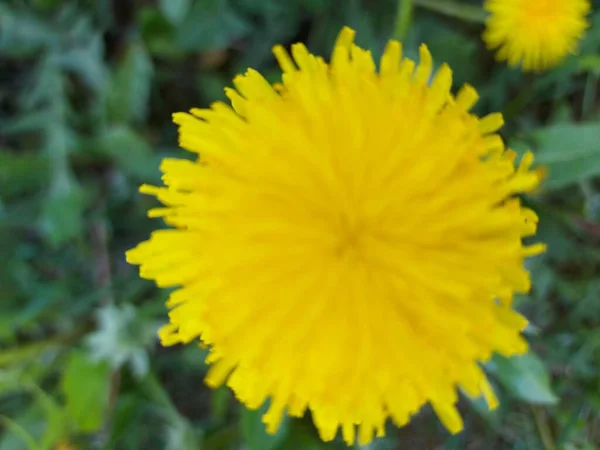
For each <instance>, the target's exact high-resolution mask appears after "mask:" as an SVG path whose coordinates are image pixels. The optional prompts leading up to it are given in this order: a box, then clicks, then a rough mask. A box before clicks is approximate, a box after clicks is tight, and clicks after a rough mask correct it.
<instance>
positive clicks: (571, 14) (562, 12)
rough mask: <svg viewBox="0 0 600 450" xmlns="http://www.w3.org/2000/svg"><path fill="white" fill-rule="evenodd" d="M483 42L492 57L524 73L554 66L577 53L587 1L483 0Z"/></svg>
mask: <svg viewBox="0 0 600 450" xmlns="http://www.w3.org/2000/svg"><path fill="white" fill-rule="evenodd" d="M484 7H485V9H486V10H487V11H488V12H489V13H490V15H489V16H488V18H487V21H486V30H485V32H484V34H483V39H484V40H485V41H486V43H487V45H488V47H489V48H490V49H498V51H497V53H496V58H497V59H498V60H500V61H507V62H508V65H509V66H513V67H514V66H518V65H522V67H523V70H525V71H541V70H544V69H547V68H549V67H552V66H556V65H557V64H558V63H560V61H562V60H563V59H564V58H565V57H566V56H567V55H568V54H569V53H574V52H575V51H576V50H577V45H578V43H579V40H580V39H581V37H582V36H583V34H584V32H585V30H586V28H587V27H588V22H587V20H586V15H587V14H588V13H589V11H590V8H591V6H590V2H589V0H486V1H485V4H484Z"/></svg>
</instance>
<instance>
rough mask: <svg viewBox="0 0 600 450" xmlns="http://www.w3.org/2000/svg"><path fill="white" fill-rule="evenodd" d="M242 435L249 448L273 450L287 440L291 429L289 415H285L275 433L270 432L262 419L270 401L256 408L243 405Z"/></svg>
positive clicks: (250, 449)
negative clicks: (252, 408)
mask: <svg viewBox="0 0 600 450" xmlns="http://www.w3.org/2000/svg"><path fill="white" fill-rule="evenodd" d="M242 408H243V409H242V419H241V426H242V436H243V438H244V443H245V444H246V447H247V448H248V450H273V449H276V448H278V447H279V445H280V444H281V443H282V442H283V441H284V440H285V438H286V436H287V433H288V431H289V417H288V416H287V415H284V417H283V419H282V421H281V424H280V425H279V429H278V430H277V432H276V433H275V434H268V433H267V430H266V425H265V424H264V423H263V421H262V417H263V415H264V414H265V413H266V412H267V410H268V409H269V402H265V404H264V405H263V406H262V407H260V408H259V409H256V410H251V409H247V408H245V407H243V406H242Z"/></svg>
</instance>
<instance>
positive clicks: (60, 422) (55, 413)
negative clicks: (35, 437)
mask: <svg viewBox="0 0 600 450" xmlns="http://www.w3.org/2000/svg"><path fill="white" fill-rule="evenodd" d="M32 390H33V394H34V395H35V398H36V401H37V403H38V404H39V405H40V406H41V408H42V410H43V411H44V414H45V418H46V426H45V430H44V434H43V435H42V448H44V449H49V448H52V447H53V446H54V445H55V444H56V443H57V442H58V441H60V440H61V439H62V438H63V437H64V436H65V435H66V433H67V420H66V414H65V412H64V411H63V410H62V409H61V407H60V406H59V405H58V404H57V403H56V401H55V400H54V399H53V398H52V397H50V396H49V395H48V394H47V393H45V392H44V391H43V390H42V389H41V388H39V387H38V386H37V385H34V386H32Z"/></svg>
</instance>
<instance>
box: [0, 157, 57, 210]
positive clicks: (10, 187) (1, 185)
mask: <svg viewBox="0 0 600 450" xmlns="http://www.w3.org/2000/svg"><path fill="white" fill-rule="evenodd" d="M47 178H48V159H47V158H45V157H43V156H40V155H31V154H20V155H15V154H12V153H9V152H7V151H4V150H2V149H0V192H2V198H3V199H9V198H11V197H16V196H18V195H22V194H26V193H29V192H32V191H35V190H37V189H39V188H40V187H41V186H42V185H43V184H45V183H46V182H47Z"/></svg>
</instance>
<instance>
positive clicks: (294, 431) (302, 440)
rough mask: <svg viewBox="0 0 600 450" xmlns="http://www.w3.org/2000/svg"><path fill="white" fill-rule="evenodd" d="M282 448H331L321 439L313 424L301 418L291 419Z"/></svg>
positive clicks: (311, 449)
mask: <svg viewBox="0 0 600 450" xmlns="http://www.w3.org/2000/svg"><path fill="white" fill-rule="evenodd" d="M280 448H281V449H288V448H289V449H296V448H297V449H302V450H324V449H326V448H331V447H330V446H329V445H327V444H326V443H324V442H323V441H322V440H321V439H319V435H318V433H317V431H316V430H315V429H314V427H313V426H311V425H309V424H307V423H305V422H304V421H301V420H291V421H290V425H289V431H288V433H287V436H286V438H285V441H284V443H283V445H281V447H280Z"/></svg>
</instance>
